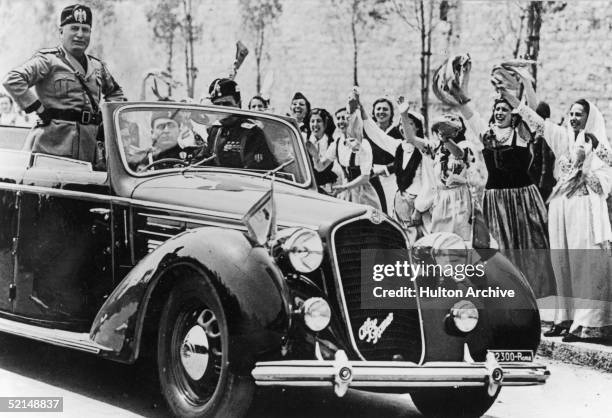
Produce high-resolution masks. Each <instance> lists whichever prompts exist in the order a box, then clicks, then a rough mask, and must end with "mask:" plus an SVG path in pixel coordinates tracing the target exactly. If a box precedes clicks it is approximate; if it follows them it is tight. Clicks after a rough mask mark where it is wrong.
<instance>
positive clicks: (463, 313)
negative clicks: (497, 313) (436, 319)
mask: <svg viewBox="0 0 612 418" xmlns="http://www.w3.org/2000/svg"><path fill="white" fill-rule="evenodd" d="M450 317H451V318H452V319H453V323H454V324H455V327H457V329H458V330H459V331H461V332H470V331H472V330H473V329H474V328H476V324H478V309H476V305H474V304H473V303H472V302H470V301H469V300H461V301H459V302H457V303H455V304H454V305H453V307H452V308H451V310H450Z"/></svg>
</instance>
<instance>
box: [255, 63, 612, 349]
mask: <svg viewBox="0 0 612 418" xmlns="http://www.w3.org/2000/svg"><path fill="white" fill-rule="evenodd" d="M512 75H513V77H514V78H515V80H516V81H517V83H518V84H519V85H520V89H516V90H513V89H512V88H510V87H509V86H508V85H507V83H504V82H503V80H500V79H499V78H495V77H493V79H492V81H493V84H494V86H495V89H496V91H497V93H498V98H497V99H496V100H494V102H493V103H492V104H491V115H490V117H488V118H483V117H482V116H481V115H480V114H478V112H477V111H476V110H475V107H474V106H473V103H471V100H470V97H469V92H468V91H466V89H465V88H464V86H462V84H461V83H460V82H457V81H454V82H451V83H449V86H448V87H449V88H448V89H446V93H445V94H440V95H439V96H438V97H439V98H440V99H441V100H443V101H444V102H445V103H446V104H447V105H453V107H454V111H453V112H450V113H447V114H443V115H441V116H439V117H437V118H435V119H434V120H433V121H432V123H431V126H429V127H428V126H425V125H424V120H423V117H422V116H421V115H420V114H418V113H417V112H414V111H412V110H410V109H409V106H408V104H407V101H406V99H405V98H403V97H399V98H398V99H397V101H396V103H393V101H391V100H390V99H388V98H386V97H381V98H379V99H377V100H375V101H374V103H373V104H372V107H371V110H370V109H369V108H368V109H366V106H365V104H364V103H362V102H361V101H360V98H359V95H358V94H357V92H356V91H353V93H351V96H350V98H349V100H348V104H347V106H346V107H342V108H340V109H338V110H336V111H335V112H334V115H333V116H332V114H331V113H330V112H329V111H328V110H326V109H324V108H321V107H318V108H312V107H311V104H310V102H309V101H308V100H307V98H306V97H305V96H304V95H303V94H302V93H299V92H298V93H296V94H295V95H294V96H293V98H292V100H291V106H290V116H293V117H294V118H295V119H296V120H297V122H298V125H299V127H300V129H301V131H302V132H303V137H304V140H305V144H306V148H307V150H308V152H309V155H310V157H311V159H312V164H313V167H314V169H315V176H316V180H317V184H318V185H319V189H320V191H321V192H322V193H327V194H331V195H334V196H337V197H339V198H341V199H346V200H349V201H352V202H357V203H361V204H366V205H370V206H372V207H374V208H377V209H380V210H382V211H385V212H388V213H389V214H390V215H392V216H394V217H395V218H396V219H397V220H398V221H399V222H400V223H401V224H402V225H403V226H404V227H405V229H406V231H407V232H408V234H409V236H410V237H411V239H412V240H415V239H417V238H418V237H420V236H422V235H423V234H428V233H434V232H451V233H454V234H457V235H459V236H460V237H461V238H463V240H465V241H471V242H472V243H474V238H475V237H474V236H473V235H474V232H473V231H474V228H475V225H476V223H477V219H476V214H479V213H480V214H481V215H482V218H483V221H484V224H485V225H486V226H487V227H488V230H489V232H490V237H492V238H493V239H494V241H495V242H496V243H497V245H498V246H499V248H500V250H502V251H506V254H508V255H509V257H510V258H511V259H512V260H513V261H514V262H515V264H516V265H518V267H519V268H520V269H521V270H522V271H523V272H524V274H525V276H526V278H527V279H528V281H529V282H530V284H531V286H532V288H533V289H534V292H535V294H536V296H537V297H539V298H540V301H541V300H543V299H544V297H548V298H547V299H546V300H548V301H551V300H552V301H553V303H554V306H552V307H551V306H550V305H548V307H549V308H552V309H551V310H553V311H554V318H551V319H553V326H552V328H551V329H550V330H549V331H547V332H546V333H545V335H548V336H559V335H562V336H563V340H564V341H567V342H573V341H582V340H588V341H597V340H601V339H603V338H608V337H611V336H612V253H611V252H610V243H611V241H612V229H611V226H610V217H609V212H608V205H607V201H606V198H607V196H608V195H609V193H610V191H611V189H612V148H611V147H610V143H609V142H608V138H607V135H606V129H605V124H604V119H603V116H602V114H601V112H600V111H599V109H598V108H597V106H596V105H595V104H594V103H593V102H591V101H588V100H585V99H578V100H576V101H575V102H574V103H573V104H572V105H571V107H570V109H569V113H568V115H567V118H566V119H565V120H566V122H565V123H564V124H562V125H557V124H555V123H553V122H551V121H550V120H547V119H546V120H545V119H544V118H543V116H544V115H543V112H541V109H543V108H545V107H544V106H542V104H540V107H539V108H538V107H537V105H538V101H537V98H536V94H535V91H534V89H533V86H532V83H531V80H529V78H528V77H525V76H524V73H522V72H520V71H518V72H512ZM483 87H484V86H483ZM519 91H520V92H521V97H519V95H518V92H519ZM266 106H267V102H266V101H265V100H264V99H263V98H261V97H257V96H256V97H254V98H253V99H252V100H251V101H250V103H249V108H251V109H256V110H265V108H266ZM536 109H537V110H538V111H537V112H536ZM396 111H397V113H399V114H398V117H397V118H394V113H395V112H396ZM395 119H397V123H395V122H394V121H395ZM429 132H431V134H428V133H429ZM537 140H543V141H545V143H546V144H547V145H548V146H549V147H550V149H552V152H553V153H554V157H555V163H554V164H555V168H554V177H555V180H556V186H555V187H554V188H553V190H552V192H551V193H550V197H549V198H548V202H547V203H545V202H544V199H543V198H542V195H541V190H539V189H538V187H536V184H534V181H533V179H532V176H530V171H529V170H530V164H531V163H532V162H533V157H534V155H533V154H534V153H533V149H534V147H533V144H534V141H537ZM477 158H478V159H481V160H484V165H485V167H486V172H487V178H486V185H485V188H484V197H483V198H482V199H478V198H477V197H476V196H477V193H475V192H474V187H472V186H473V184H472V183H473V182H474V170H473V168H474V164H475V161H476V159H477ZM390 175H394V176H395V182H396V192H395V196H394V199H393V207H392V208H387V207H386V206H387V205H386V202H387V200H386V197H385V194H384V190H383V187H382V186H381V182H380V178H381V177H386V176H390ZM477 180H478V179H476V181H477ZM543 192H544V193H546V194H548V192H546V191H543ZM480 208H482V209H481V210H482V211H480ZM543 316H544V315H543Z"/></svg>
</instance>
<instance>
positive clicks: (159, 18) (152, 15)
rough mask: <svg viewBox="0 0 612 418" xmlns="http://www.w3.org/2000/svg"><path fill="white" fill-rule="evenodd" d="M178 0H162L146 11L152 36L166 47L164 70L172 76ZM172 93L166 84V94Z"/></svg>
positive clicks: (179, 24) (178, 22) (177, 26)
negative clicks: (151, 28) (151, 26)
mask: <svg viewBox="0 0 612 418" xmlns="http://www.w3.org/2000/svg"><path fill="white" fill-rule="evenodd" d="M178 6H179V3H178V0H172V1H168V0H162V1H158V2H157V4H156V5H155V6H154V7H153V8H152V9H150V10H149V11H148V12H147V21H148V22H149V23H152V24H153V36H154V38H155V39H157V40H159V41H160V42H161V43H162V44H164V45H165V47H166V54H167V58H166V71H167V72H168V74H169V75H170V76H172V61H173V59H174V42H175V38H176V31H177V30H178V28H180V26H181V23H180V21H179V18H178V10H177V9H178ZM171 95H172V87H170V86H168V96H171Z"/></svg>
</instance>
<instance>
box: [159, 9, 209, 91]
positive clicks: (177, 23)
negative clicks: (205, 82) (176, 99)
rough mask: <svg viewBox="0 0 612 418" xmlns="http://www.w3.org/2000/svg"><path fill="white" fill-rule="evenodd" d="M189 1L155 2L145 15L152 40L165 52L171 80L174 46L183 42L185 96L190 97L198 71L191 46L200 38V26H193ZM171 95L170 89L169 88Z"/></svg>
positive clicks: (192, 13) (196, 24)
mask: <svg viewBox="0 0 612 418" xmlns="http://www.w3.org/2000/svg"><path fill="white" fill-rule="evenodd" d="M194 15H197V13H194V9H193V8H192V3H191V0H157V1H156V3H155V4H154V6H152V7H150V8H149V10H148V11H147V20H148V22H149V23H151V24H152V29H153V37H154V38H155V39H156V40H159V41H160V42H161V43H162V44H164V46H165V49H166V55H167V59H166V71H167V72H168V74H170V76H172V70H173V64H174V59H175V54H174V50H175V42H178V41H182V42H181V44H179V45H178V46H181V45H182V46H183V50H184V64H185V78H186V80H187V95H188V96H189V97H193V91H194V84H195V79H196V77H197V73H198V69H197V67H196V66H195V64H194V53H193V44H194V42H196V41H197V40H198V39H200V38H201V37H202V32H203V26H202V24H198V23H196V22H194V20H193V16H194ZM168 89H169V91H168V93H169V94H171V93H172V91H171V87H170V86H169V87H168Z"/></svg>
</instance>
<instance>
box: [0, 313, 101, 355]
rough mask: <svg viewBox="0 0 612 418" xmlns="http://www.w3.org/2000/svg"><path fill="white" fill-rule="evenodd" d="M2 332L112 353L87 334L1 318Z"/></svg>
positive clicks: (73, 347) (63, 345)
mask: <svg viewBox="0 0 612 418" xmlns="http://www.w3.org/2000/svg"><path fill="white" fill-rule="evenodd" d="M0 332H6V333H8V334H13V335H18V336H20V337H25V338H29V339H32V340H36V341H42V342H45V343H48V344H53V345H57V346H60V347H66V348H71V349H74V350H79V351H85V352H87V353H92V354H99V353H100V352H101V351H112V350H110V349H109V348H107V347H104V346H102V345H100V344H96V343H95V342H93V341H91V340H90V339H89V334H88V333H86V332H82V333H81V332H71V331H65V330H61V329H53V328H43V327H39V326H35V325H29V324H24V323H22V322H16V321H11V320H10V319H5V318H0Z"/></svg>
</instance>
